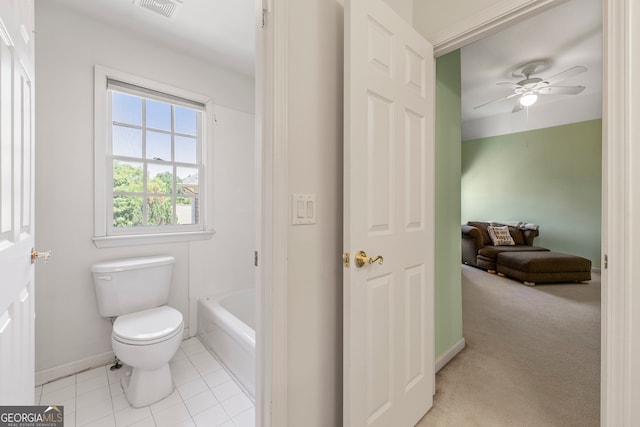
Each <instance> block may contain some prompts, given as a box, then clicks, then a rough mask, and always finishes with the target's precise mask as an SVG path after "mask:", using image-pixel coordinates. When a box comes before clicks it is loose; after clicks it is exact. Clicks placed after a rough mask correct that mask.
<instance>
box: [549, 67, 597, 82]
mask: <svg viewBox="0 0 640 427" xmlns="http://www.w3.org/2000/svg"><path fill="white" fill-rule="evenodd" d="M585 71H587V67H583V66H582V65H576V66H575V67H571V68H569V69H567V70H564V71H562V72H560V73H558V74H554V75H553V76H551V77H549V78H547V79H544V80H545V81H547V82H549V84H554V83H559V82H561V81H564V80H567V79H569V78H571V77H573V76H577V75H578V74H581V73H584V72H585Z"/></svg>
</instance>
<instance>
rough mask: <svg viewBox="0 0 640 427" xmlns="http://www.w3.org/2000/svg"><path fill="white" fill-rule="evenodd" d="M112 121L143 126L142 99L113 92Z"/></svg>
mask: <svg viewBox="0 0 640 427" xmlns="http://www.w3.org/2000/svg"><path fill="white" fill-rule="evenodd" d="M111 119H112V120H113V121H114V122H119V123H128V124H131V125H136V126H141V125H142V98H139V97H137V96H131V95H125V94H124V93H120V92H112V96H111Z"/></svg>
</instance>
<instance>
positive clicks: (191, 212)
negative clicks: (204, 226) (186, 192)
mask: <svg viewBox="0 0 640 427" xmlns="http://www.w3.org/2000/svg"><path fill="white" fill-rule="evenodd" d="M198 202H199V199H198V198H197V197H178V200H177V203H176V220H177V222H176V223H177V224H180V225H189V224H197V223H198V216H199V214H198Z"/></svg>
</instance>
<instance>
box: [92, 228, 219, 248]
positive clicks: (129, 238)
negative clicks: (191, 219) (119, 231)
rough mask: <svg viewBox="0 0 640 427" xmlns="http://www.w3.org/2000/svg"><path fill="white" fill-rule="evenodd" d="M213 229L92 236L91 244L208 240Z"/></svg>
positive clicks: (98, 246) (147, 243)
mask: <svg viewBox="0 0 640 427" xmlns="http://www.w3.org/2000/svg"><path fill="white" fill-rule="evenodd" d="M214 234H215V231H213V230H207V231H189V232H181V233H158V234H129V235H126V236H101V237H94V238H93V244H94V245H96V247H97V248H114V247H118V246H138V245H151V244H156V243H177V242H188V241H194V240H209V239H211V238H212V237H213V235H214Z"/></svg>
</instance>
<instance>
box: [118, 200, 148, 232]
mask: <svg viewBox="0 0 640 427" xmlns="http://www.w3.org/2000/svg"><path fill="white" fill-rule="evenodd" d="M140 225H142V197H139V196H114V197H113V226H114V227H119V228H122V227H138V226H140Z"/></svg>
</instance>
